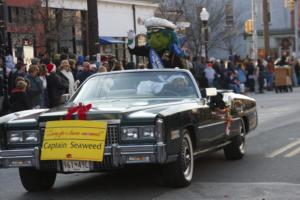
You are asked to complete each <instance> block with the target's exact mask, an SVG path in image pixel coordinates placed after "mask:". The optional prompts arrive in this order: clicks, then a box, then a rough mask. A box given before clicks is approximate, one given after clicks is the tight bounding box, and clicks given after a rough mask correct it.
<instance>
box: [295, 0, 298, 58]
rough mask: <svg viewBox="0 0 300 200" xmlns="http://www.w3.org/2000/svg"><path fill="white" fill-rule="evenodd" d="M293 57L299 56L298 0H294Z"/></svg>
mask: <svg viewBox="0 0 300 200" xmlns="http://www.w3.org/2000/svg"><path fill="white" fill-rule="evenodd" d="M294 16H295V54H296V55H295V57H296V59H298V58H299V0H295V9H294Z"/></svg>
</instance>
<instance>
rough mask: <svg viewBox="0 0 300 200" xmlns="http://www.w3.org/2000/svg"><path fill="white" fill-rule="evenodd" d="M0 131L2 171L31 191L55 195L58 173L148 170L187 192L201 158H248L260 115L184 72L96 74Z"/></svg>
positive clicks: (10, 119)
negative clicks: (12, 171)
mask: <svg viewBox="0 0 300 200" xmlns="http://www.w3.org/2000/svg"><path fill="white" fill-rule="evenodd" d="M81 124H84V126H85V129H84V128H82V126H83V125H81ZM0 125H1V127H0V128H1V132H0V168H13V167H15V168H19V174H20V178H21V181H22V184H23V186H24V187H25V188H26V189H27V190H28V191H40V190H46V189H50V188H51V187H52V186H53V184H54V182H55V179H56V174H57V173H76V172H95V171H106V170H110V169H117V168H121V167H124V166H126V165H131V164H147V163H151V164H158V165H160V166H161V168H162V170H163V178H164V181H165V183H166V184H168V185H169V186H173V187H184V186H187V185H189V184H190V183H191V181H192V177H193V172H194V170H195V169H194V159H195V158H196V157H198V156H201V155H204V154H206V153H211V152H214V151H217V150H224V153H225V156H226V158H227V159H229V160H237V159H241V158H242V157H243V156H244V154H245V136H246V134H247V133H248V132H249V131H251V130H253V129H255V128H256V126H257V112H256V102H255V100H254V99H252V98H249V97H247V96H244V95H239V94H234V93H232V92H230V91H217V90H216V89H214V88H208V89H206V90H204V91H202V92H200V90H199V89H198V87H197V84H196V81H195V80H194V78H193V76H192V74H191V73H190V72H189V71H187V70H180V69H168V70H132V71H120V72H109V73H101V74H96V75H93V76H92V77H90V78H89V79H88V80H87V81H86V82H85V83H84V84H83V85H82V86H81V87H80V88H79V89H78V90H77V91H76V93H75V94H74V95H73V96H72V97H70V98H69V99H68V100H67V101H66V102H65V103H64V104H63V105H62V106H60V107H57V108H54V109H50V110H49V109H36V110H27V111H22V112H17V113H12V114H9V115H6V116H3V117H1V118H0ZM95 127H96V128H95ZM97 127H98V128H97ZM89 130H90V131H89ZM103 130H104V131H103ZM101 131H102V132H101ZM91 138H92V139H91ZM77 154H78V155H77ZM92 157H93V158H92Z"/></svg>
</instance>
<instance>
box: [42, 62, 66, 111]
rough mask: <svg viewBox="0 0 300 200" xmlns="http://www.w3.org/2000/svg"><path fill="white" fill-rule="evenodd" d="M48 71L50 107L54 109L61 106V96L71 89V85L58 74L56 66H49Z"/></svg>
mask: <svg viewBox="0 0 300 200" xmlns="http://www.w3.org/2000/svg"><path fill="white" fill-rule="evenodd" d="M47 69H48V75H47V83H48V84H47V91H48V98H49V107H50V108H52V107H55V106H59V105H60V98H61V95H63V94H65V93H66V91H67V90H68V89H69V83H68V81H66V80H65V79H63V78H61V77H60V76H59V75H58V74H57V73H56V66H55V65H54V64H52V63H50V64H48V65H47Z"/></svg>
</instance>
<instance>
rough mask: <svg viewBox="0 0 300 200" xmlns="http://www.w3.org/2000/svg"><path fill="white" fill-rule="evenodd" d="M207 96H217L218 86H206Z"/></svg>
mask: <svg viewBox="0 0 300 200" xmlns="http://www.w3.org/2000/svg"><path fill="white" fill-rule="evenodd" d="M205 93H206V97H215V96H217V94H218V92H217V89H216V88H205Z"/></svg>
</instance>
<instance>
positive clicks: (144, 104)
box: [0, 99, 198, 124]
mask: <svg viewBox="0 0 300 200" xmlns="http://www.w3.org/2000/svg"><path fill="white" fill-rule="evenodd" d="M89 103H91V104H92V108H91V109H90V110H89V112H87V114H86V115H87V118H88V119H90V120H96V119H97V120H98V119H103V120H111V119H122V120H125V121H127V120H133V119H137V120H139V119H148V120H151V121H152V120H154V119H155V117H156V116H157V115H158V114H160V115H162V116H166V115H170V114H172V113H175V112H178V111H179V110H184V109H190V108H191V107H195V105H198V103H197V101H196V100H195V99H184V100H183V99H125V100H124V99H122V100H103V101H102V100H100V101H93V102H83V104H84V105H87V104H89ZM73 106H76V105H75V104H73V103H69V104H65V105H62V106H59V107H55V108H52V109H50V110H49V109H39V110H28V111H22V112H18V113H13V114H10V115H7V116H4V117H2V118H0V123H1V122H2V123H4V122H9V124H16V123H31V124H33V123H37V122H45V121H51V120H63V119H64V118H65V116H66V114H67V111H68V108H70V107H73Z"/></svg>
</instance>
